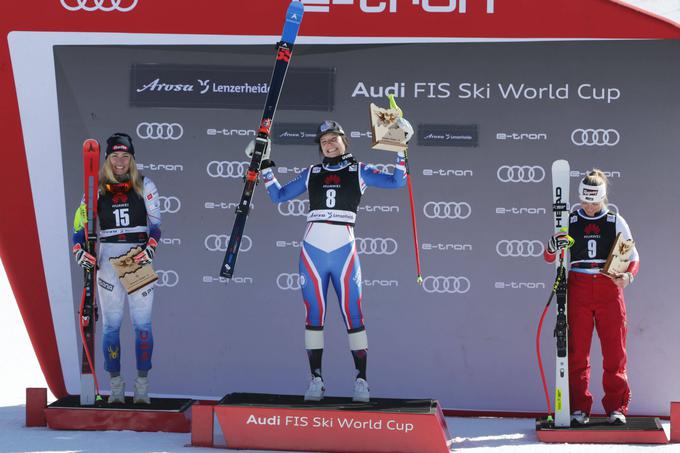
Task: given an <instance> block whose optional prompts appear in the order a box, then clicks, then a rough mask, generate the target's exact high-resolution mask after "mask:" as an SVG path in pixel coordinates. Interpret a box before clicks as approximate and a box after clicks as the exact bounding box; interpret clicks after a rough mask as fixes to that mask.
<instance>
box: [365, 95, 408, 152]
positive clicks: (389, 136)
mask: <svg viewBox="0 0 680 453" xmlns="http://www.w3.org/2000/svg"><path fill="white" fill-rule="evenodd" d="M369 108H370V112H371V134H372V141H373V143H372V144H371V148H373V149H383V150H385V151H394V152H399V151H404V150H405V149H406V148H408V145H407V144H406V132H404V130H403V129H401V128H400V127H399V125H398V124H397V118H399V112H398V111H397V110H394V109H383V108H380V107H378V106H377V105H375V104H373V103H371V105H370V107H369Z"/></svg>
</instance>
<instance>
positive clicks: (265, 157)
mask: <svg viewBox="0 0 680 453" xmlns="http://www.w3.org/2000/svg"><path fill="white" fill-rule="evenodd" d="M260 140H264V139H260ZM245 152H246V156H248V158H249V159H252V158H253V153H254V152H255V140H251V141H250V142H248V145H247V146H246V149H245ZM271 152H272V141H271V140H270V139H267V147H266V148H265V150H264V154H262V161H265V160H268V159H269V155H270V154H271Z"/></svg>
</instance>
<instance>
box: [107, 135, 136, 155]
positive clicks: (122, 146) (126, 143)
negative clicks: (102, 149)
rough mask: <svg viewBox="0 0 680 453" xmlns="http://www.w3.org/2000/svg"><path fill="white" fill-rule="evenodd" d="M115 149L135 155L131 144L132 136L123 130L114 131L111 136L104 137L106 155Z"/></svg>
mask: <svg viewBox="0 0 680 453" xmlns="http://www.w3.org/2000/svg"><path fill="white" fill-rule="evenodd" d="M116 151H122V152H124V153H130V154H131V155H133V156H134V155H135V147H134V146H133V145H132V137H130V136H129V135H128V134H124V133H123V132H116V133H115V134H113V135H112V136H111V137H109V138H107V139H106V157H109V154H111V153H115V152H116Z"/></svg>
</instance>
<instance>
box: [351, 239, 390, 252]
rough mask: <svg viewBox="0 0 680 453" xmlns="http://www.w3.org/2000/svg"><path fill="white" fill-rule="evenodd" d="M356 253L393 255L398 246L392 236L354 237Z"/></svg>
mask: <svg viewBox="0 0 680 453" xmlns="http://www.w3.org/2000/svg"><path fill="white" fill-rule="evenodd" d="M356 244H357V253H361V254H364V255H394V254H395V253H397V250H398V249H399V246H398V244H397V241H396V240H394V239H392V238H356Z"/></svg>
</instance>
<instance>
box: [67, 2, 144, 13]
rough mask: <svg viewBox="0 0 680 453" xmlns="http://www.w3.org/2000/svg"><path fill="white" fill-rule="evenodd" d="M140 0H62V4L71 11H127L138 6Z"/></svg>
mask: <svg viewBox="0 0 680 453" xmlns="http://www.w3.org/2000/svg"><path fill="white" fill-rule="evenodd" d="M137 2H138V0H61V6H63V7H64V8H66V9H67V10H69V11H78V10H83V11H96V10H100V11H105V12H110V11H120V12H121V13H127V12H128V11H130V10H132V9H133V8H134V7H135V6H137Z"/></svg>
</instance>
